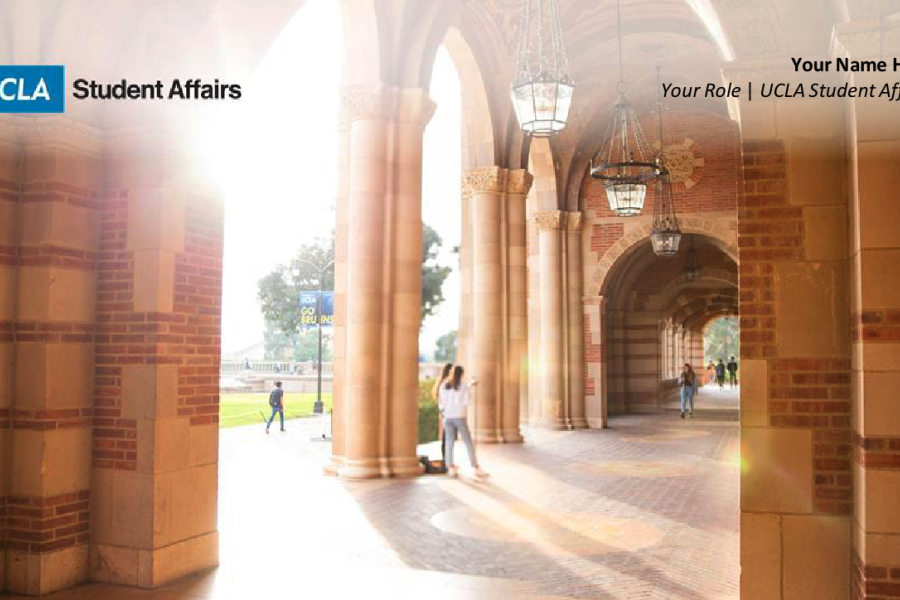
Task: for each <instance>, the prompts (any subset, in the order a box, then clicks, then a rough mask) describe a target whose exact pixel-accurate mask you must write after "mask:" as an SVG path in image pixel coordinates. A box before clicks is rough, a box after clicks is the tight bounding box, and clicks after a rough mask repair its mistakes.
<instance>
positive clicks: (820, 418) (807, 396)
mask: <svg viewBox="0 0 900 600" xmlns="http://www.w3.org/2000/svg"><path fill="white" fill-rule="evenodd" d="M769 373H770V374H769V407H768V408H769V424H770V425H771V426H772V427H804V428H809V429H811V430H812V431H813V438H812V439H813V486H814V490H813V506H814V507H815V510H816V512H819V513H822V514H836V515H850V514H852V512H853V471H852V465H851V460H852V456H853V444H852V432H851V430H850V361H849V360H836V359H813V358H811V359H797V358H786V359H773V360H770V361H769Z"/></svg>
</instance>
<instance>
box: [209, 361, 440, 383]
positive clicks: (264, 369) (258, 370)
mask: <svg viewBox="0 0 900 600" xmlns="http://www.w3.org/2000/svg"><path fill="white" fill-rule="evenodd" d="M442 367H443V363H419V379H426V378H429V377H434V376H436V375H437V374H438V373H440V371H441V368H442ZM331 369H332V363H330V362H323V363H322V377H323V378H327V379H330V378H331ZM220 373H221V374H222V375H234V376H242V375H314V374H315V373H316V362H315V361H311V362H310V361H307V362H294V361H285V360H251V361H248V362H245V361H240V360H223V361H222V366H221V370H220Z"/></svg>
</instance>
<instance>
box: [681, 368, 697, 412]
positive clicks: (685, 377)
mask: <svg viewBox="0 0 900 600" xmlns="http://www.w3.org/2000/svg"><path fill="white" fill-rule="evenodd" d="M678 387H680V388H681V418H682V419H683V418H684V413H685V409H687V414H688V416H689V417H693V416H694V394H696V393H697V374H696V373H694V370H693V369H692V368H691V365H689V364H688V363H684V367H683V368H682V369H681V376H680V377H679V378H678Z"/></svg>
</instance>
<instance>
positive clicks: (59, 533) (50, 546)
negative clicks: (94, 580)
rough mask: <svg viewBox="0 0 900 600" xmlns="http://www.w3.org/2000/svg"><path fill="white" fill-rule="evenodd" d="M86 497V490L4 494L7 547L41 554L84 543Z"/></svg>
mask: <svg viewBox="0 0 900 600" xmlns="http://www.w3.org/2000/svg"><path fill="white" fill-rule="evenodd" d="M89 500H90V492H89V491H83V492H78V493H72V494H61V495H58V496H44V497H41V496H7V498H6V511H5V513H6V525H7V528H8V533H7V540H6V547H7V548H8V549H9V550H21V551H24V552H31V553H42V552H52V551H54V550H61V549H63V548H68V547H70V546H75V545H76V544H84V543H87V541H88V538H89V533H88V530H89V528H90V523H89V521H90V502H89Z"/></svg>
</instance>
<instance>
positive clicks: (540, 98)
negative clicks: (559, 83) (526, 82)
mask: <svg viewBox="0 0 900 600" xmlns="http://www.w3.org/2000/svg"><path fill="white" fill-rule="evenodd" d="M532 88H533V89H534V116H535V120H537V121H544V122H543V123H540V124H539V125H538V127H539V128H541V129H543V128H545V127H547V126H548V125H549V124H550V121H553V120H554V119H555V118H556V82H555V81H536V82H534V83H533V84H532Z"/></svg>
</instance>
